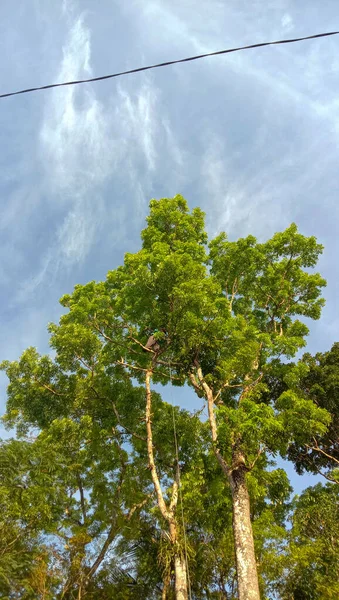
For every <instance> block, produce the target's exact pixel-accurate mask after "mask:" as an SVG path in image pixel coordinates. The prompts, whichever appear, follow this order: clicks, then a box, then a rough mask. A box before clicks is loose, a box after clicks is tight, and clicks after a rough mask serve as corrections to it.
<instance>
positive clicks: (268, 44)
mask: <svg viewBox="0 0 339 600" xmlns="http://www.w3.org/2000/svg"><path fill="white" fill-rule="evenodd" d="M338 34H339V31H330V32H329V33H316V34H315V35H308V36H306V37H300V38H293V39H288V40H277V41H276V42H261V43H259V44H250V45H249V46H239V47H238V48H228V49H227V50H217V51H216V52H207V53H206V54H198V55H196V56H189V57H188V58H179V59H178V60H169V61H167V62H162V63H158V64H156V65H149V66H147V67H138V68H137V69H130V70H129V71H121V72H120V73H113V74H112V75H102V76H101V77H91V78H90V79H79V80H76V81H65V82H63V83H51V84H50V85H42V86H40V87H33V88H27V89H25V90H19V91H17V92H9V93H7V94H0V98H8V97H9V96H17V95H18V94H28V93H30V92H37V91H39V90H49V89H51V88H57V87H62V86H66V85H78V84H79V83H90V82H92V81H103V80H104V79H113V78H114V77H122V75H130V74H131V73H140V72H141V71H149V70H150V69H158V68H160V67H168V66H169V65H177V64H178V63H184V62H191V61H193V60H199V59H200V58H206V57H208V56H218V55H220V54H230V53H231V52H239V50H250V49H251V48H263V47H264V46H274V45H277V44H292V43H294V42H302V41H304V40H313V39H315V38H321V37H328V36H330V35H338Z"/></svg>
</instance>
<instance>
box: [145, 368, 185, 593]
mask: <svg viewBox="0 0 339 600" xmlns="http://www.w3.org/2000/svg"><path fill="white" fill-rule="evenodd" d="M151 375H152V371H151V370H148V371H146V376H145V386H146V413H145V417H146V419H145V420H146V432H147V454H148V465H149V468H150V471H151V476H152V481H153V487H154V491H155V494H156V497H157V501H158V507H159V509H160V512H161V514H162V516H163V517H164V519H165V521H167V523H168V525H169V533H170V538H171V542H172V544H173V545H174V546H176V544H177V540H178V531H177V525H176V521H175V517H174V514H175V509H176V507H177V503H178V490H179V479H178V476H179V465H177V477H176V479H175V481H174V482H173V492H172V498H171V501H170V505H169V508H168V507H167V506H166V502H165V500H164V496H163V493H162V489H161V484H160V480H159V477H158V473H157V469H156V466H155V459H154V452H153V435H152V418H151V417H152V392H151ZM174 575H175V600H188V592H187V573H186V564H185V560H184V559H183V558H181V557H180V555H178V554H177V553H176V554H175V556H174ZM164 594H166V590H165V591H164V590H163V598H164V597H166V595H165V596H164Z"/></svg>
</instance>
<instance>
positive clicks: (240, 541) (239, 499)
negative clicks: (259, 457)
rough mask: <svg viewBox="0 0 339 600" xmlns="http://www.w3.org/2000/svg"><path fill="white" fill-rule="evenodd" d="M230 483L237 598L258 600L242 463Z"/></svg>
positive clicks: (231, 476) (256, 576)
mask: <svg viewBox="0 0 339 600" xmlns="http://www.w3.org/2000/svg"><path fill="white" fill-rule="evenodd" d="M230 483H231V489H232V504H233V532H234V544H235V556H236V563H237V580H238V596H239V600H260V593H259V583H258V573H257V563H256V559H255V553H254V541H253V531H252V523H251V514H250V499H249V495H248V490H247V484H246V469H245V467H244V465H240V466H239V467H237V468H236V469H235V470H234V471H232V473H231V475H230Z"/></svg>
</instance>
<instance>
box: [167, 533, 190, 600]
mask: <svg viewBox="0 0 339 600" xmlns="http://www.w3.org/2000/svg"><path fill="white" fill-rule="evenodd" d="M169 529H170V536H171V541H172V544H173V545H176V544H177V526H176V523H174V522H172V523H170V527H169ZM174 580H175V600H188V588H187V572H186V563H185V559H184V557H183V556H182V555H180V554H178V553H176V554H175V556H174Z"/></svg>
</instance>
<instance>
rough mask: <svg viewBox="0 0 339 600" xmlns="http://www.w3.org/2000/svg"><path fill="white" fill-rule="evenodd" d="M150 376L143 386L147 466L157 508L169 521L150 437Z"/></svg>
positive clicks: (151, 437)
mask: <svg viewBox="0 0 339 600" xmlns="http://www.w3.org/2000/svg"><path fill="white" fill-rule="evenodd" d="M151 375H152V371H150V370H149V369H148V370H147V371H146V377H145V385H146V431H147V454H148V464H149V468H150V471H151V476H152V481H153V486H154V490H155V493H156V496H157V500H158V506H159V509H160V512H161V514H162V516H163V517H164V519H166V521H168V522H170V521H171V517H172V515H171V513H170V512H169V511H168V509H167V506H166V502H165V500H164V497H163V493H162V489H161V485H160V481H159V477H158V473H157V469H156V466H155V462H154V453H153V436H152V421H151V410H152V392H151Z"/></svg>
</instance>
